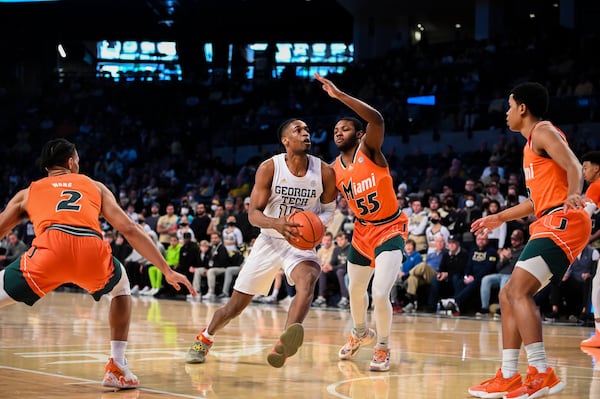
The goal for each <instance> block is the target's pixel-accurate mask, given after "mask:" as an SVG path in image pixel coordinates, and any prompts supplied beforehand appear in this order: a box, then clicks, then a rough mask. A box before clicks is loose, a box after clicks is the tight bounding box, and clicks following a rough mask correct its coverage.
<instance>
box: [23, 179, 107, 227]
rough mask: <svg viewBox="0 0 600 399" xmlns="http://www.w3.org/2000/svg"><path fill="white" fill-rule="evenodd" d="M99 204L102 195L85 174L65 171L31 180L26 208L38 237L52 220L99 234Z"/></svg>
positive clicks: (53, 222)
mask: <svg viewBox="0 0 600 399" xmlns="http://www.w3.org/2000/svg"><path fill="white" fill-rule="evenodd" d="M101 207H102V196H101V194H100V190H99V189H98V187H97V186H96V184H95V183H94V181H93V180H92V179H90V178H89V177H87V176H85V175H81V174H76V173H68V174H64V175H58V176H49V177H45V178H42V179H40V180H37V181H35V182H33V183H31V185H30V186H29V197H28V199H27V205H26V211H27V214H28V215H29V218H30V219H31V222H32V223H33V226H34V230H35V235H36V236H38V237H39V236H40V235H41V234H42V233H43V232H44V231H45V230H46V229H47V228H48V227H49V226H51V225H56V224H60V225H68V226H75V227H83V228H88V229H91V230H93V231H95V232H97V233H98V235H99V236H100V237H101V236H102V231H101V229H100V224H99V222H98V219H99V215H100V210H101Z"/></svg>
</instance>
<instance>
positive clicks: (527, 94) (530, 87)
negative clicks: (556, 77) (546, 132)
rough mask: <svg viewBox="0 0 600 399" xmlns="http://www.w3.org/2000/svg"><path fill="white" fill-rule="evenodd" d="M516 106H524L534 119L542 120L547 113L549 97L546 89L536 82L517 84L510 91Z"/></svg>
mask: <svg viewBox="0 0 600 399" xmlns="http://www.w3.org/2000/svg"><path fill="white" fill-rule="evenodd" d="M510 94H512V96H513V99H514V100H515V101H516V102H517V104H525V105H526V106H527V109H528V110H529V112H530V113H531V114H532V115H533V116H535V117H536V118H542V117H543V116H544V114H545V113H546V112H547V111H548V106H549V104H550V95H549V94H548V89H546V87H545V86H543V85H542V84H540V83H537V82H525V83H521V84H518V85H517V86H515V87H514V88H513V89H512V90H511V91H510Z"/></svg>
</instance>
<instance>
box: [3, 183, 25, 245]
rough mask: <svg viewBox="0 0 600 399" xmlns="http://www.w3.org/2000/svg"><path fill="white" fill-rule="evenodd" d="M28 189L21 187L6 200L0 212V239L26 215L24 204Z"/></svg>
mask: <svg viewBox="0 0 600 399" xmlns="http://www.w3.org/2000/svg"><path fill="white" fill-rule="evenodd" d="M28 193H29V189H28V188H26V189H23V190H21V191H19V192H18V193H16V194H15V196H14V197H12V198H11V199H10V201H8V204H7V205H6V208H4V210H3V211H2V212H1V213H0V239H2V238H4V237H5V236H6V235H7V234H8V233H10V232H11V231H12V229H14V228H15V226H16V225H17V224H19V222H20V221H21V219H23V217H24V216H26V213H25V204H26V203H27V195H28Z"/></svg>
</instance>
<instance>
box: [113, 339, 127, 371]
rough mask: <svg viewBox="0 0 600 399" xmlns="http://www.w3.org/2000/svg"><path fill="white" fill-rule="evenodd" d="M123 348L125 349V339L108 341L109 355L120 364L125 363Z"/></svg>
mask: <svg viewBox="0 0 600 399" xmlns="http://www.w3.org/2000/svg"><path fill="white" fill-rule="evenodd" d="M125 349H127V341H110V357H112V358H113V359H115V362H117V363H118V364H120V365H124V364H125Z"/></svg>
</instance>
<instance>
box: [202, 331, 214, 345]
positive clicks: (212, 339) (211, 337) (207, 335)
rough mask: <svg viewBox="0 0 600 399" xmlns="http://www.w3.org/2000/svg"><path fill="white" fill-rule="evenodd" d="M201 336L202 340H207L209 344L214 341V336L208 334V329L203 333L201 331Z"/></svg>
mask: <svg viewBox="0 0 600 399" xmlns="http://www.w3.org/2000/svg"><path fill="white" fill-rule="evenodd" d="M202 335H204V338H206V339H208V340H209V341H210V342H212V341H214V340H215V336H214V335H211V334H209V333H208V329H204V331H202Z"/></svg>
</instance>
